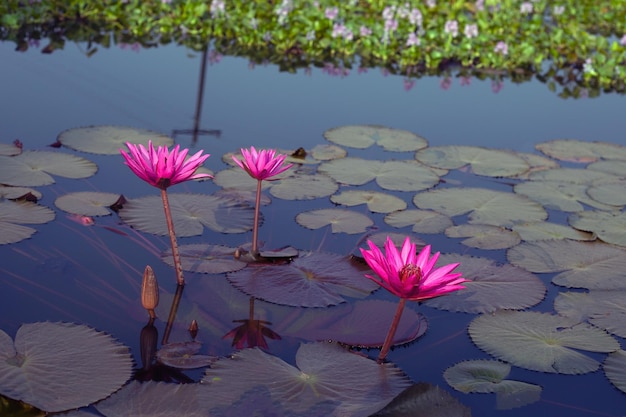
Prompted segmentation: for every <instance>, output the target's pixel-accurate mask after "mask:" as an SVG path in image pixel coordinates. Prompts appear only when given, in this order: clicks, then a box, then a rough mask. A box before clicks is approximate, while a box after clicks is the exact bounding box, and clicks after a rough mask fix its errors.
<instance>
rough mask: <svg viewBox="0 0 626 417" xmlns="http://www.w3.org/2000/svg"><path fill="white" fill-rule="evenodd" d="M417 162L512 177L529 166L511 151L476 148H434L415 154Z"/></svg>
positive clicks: (489, 175)
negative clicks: (466, 167)
mask: <svg viewBox="0 0 626 417" xmlns="http://www.w3.org/2000/svg"><path fill="white" fill-rule="evenodd" d="M415 159H417V160H418V161H420V162H422V163H424V164H426V165H429V166H432V167H436V168H445V169H459V168H463V167H465V166H469V167H470V169H471V171H472V172H473V173H474V174H476V175H484V176H488V177H512V176H516V175H520V174H522V173H524V172H526V171H528V170H529V168H530V165H528V163H527V162H526V161H525V160H524V159H523V158H520V157H519V156H517V155H515V153H514V152H512V151H502V150H498V149H489V148H481V147H478V146H434V147H429V148H426V149H422V150H421V151H419V152H417V153H416V154H415Z"/></svg>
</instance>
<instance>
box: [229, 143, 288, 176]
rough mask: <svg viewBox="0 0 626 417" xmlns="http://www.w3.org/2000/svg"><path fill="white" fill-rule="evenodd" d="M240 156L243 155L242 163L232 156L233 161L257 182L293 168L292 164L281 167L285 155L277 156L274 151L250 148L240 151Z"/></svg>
mask: <svg viewBox="0 0 626 417" xmlns="http://www.w3.org/2000/svg"><path fill="white" fill-rule="evenodd" d="M241 155H243V161H240V160H239V159H237V158H235V156H234V155H233V161H235V163H236V164H237V165H239V166H240V167H241V168H242V169H244V170H245V171H246V172H247V173H248V175H250V176H251V177H252V178H256V179H257V180H259V181H261V180H266V179H268V178H271V177H273V176H276V175H278V174H280V173H282V172H285V171H287V170H288V169H289V168H291V167H292V166H293V164H287V165H284V166H283V163H284V162H285V158H287V155H281V154H278V155H277V154H276V150H274V149H261V150H260V151H257V150H256V149H254V146H251V147H250V150H248V149H241Z"/></svg>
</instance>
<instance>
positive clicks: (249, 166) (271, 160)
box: [233, 146, 293, 258]
mask: <svg viewBox="0 0 626 417" xmlns="http://www.w3.org/2000/svg"><path fill="white" fill-rule="evenodd" d="M241 155H242V156H243V160H239V159H237V158H236V157H235V156H233V161H235V163H236V164H237V165H239V166H240V167H241V169H243V170H244V171H246V172H247V173H248V175H250V176H251V177H252V178H255V179H256V180H257V187H256V202H255V206H254V228H253V229H252V256H254V257H255V258H256V257H257V255H258V253H259V243H258V236H259V210H260V206H261V183H262V181H263V180H268V181H272V180H271V179H270V178H272V177H275V176H276V175H278V174H281V173H283V172H285V171H287V170H288V169H289V168H291V167H292V166H293V164H287V165H283V163H284V162H285V158H287V155H282V154H277V153H276V150H274V149H260V150H258V151H257V150H256V149H255V148H254V146H251V147H250V149H249V150H248V149H241Z"/></svg>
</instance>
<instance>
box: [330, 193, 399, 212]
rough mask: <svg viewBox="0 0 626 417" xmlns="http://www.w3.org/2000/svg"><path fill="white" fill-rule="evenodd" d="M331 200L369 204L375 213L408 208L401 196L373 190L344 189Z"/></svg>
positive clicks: (346, 204)
mask: <svg viewBox="0 0 626 417" xmlns="http://www.w3.org/2000/svg"><path fill="white" fill-rule="evenodd" d="M330 201H332V202H333V203H335V204H343V205H344V206H350V207H351V206H357V205H359V204H367V208H368V209H369V210H370V211H372V212H374V213H391V212H392V211H397V210H404V209H405V208H406V202H405V201H404V200H402V199H401V198H398V197H396V196H394V195H391V194H386V193H381V192H379V191H371V190H349V191H344V192H342V193H339V194H335V195H333V196H331V197H330Z"/></svg>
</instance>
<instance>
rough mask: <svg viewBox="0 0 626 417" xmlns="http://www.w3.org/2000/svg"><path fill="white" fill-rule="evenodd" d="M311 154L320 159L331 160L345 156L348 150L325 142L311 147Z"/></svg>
mask: <svg viewBox="0 0 626 417" xmlns="http://www.w3.org/2000/svg"><path fill="white" fill-rule="evenodd" d="M311 155H312V156H313V158H315V159H317V160H318V161H330V160H331V159H340V158H345V157H346V155H348V152H347V151H346V150H345V149H344V148H342V147H341V146H337V145H331V144H323V145H315V146H314V147H313V149H311Z"/></svg>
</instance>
